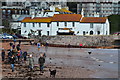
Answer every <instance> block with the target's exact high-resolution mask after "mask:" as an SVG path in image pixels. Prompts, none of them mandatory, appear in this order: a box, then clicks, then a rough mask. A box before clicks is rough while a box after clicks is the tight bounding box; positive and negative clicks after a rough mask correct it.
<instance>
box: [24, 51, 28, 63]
mask: <svg viewBox="0 0 120 80" xmlns="http://www.w3.org/2000/svg"><path fill="white" fill-rule="evenodd" d="M23 57H24V61H26V60H27V51H25V52H24V53H23Z"/></svg>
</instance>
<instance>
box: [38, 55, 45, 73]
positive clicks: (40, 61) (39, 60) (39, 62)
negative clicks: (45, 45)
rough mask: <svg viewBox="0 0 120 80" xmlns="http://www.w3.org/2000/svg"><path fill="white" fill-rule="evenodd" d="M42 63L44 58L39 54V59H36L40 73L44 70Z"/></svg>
mask: <svg viewBox="0 0 120 80" xmlns="http://www.w3.org/2000/svg"><path fill="white" fill-rule="evenodd" d="M44 63H45V58H44V57H43V54H40V58H39V59H38V64H39V66H40V72H42V73H43V69H44Z"/></svg>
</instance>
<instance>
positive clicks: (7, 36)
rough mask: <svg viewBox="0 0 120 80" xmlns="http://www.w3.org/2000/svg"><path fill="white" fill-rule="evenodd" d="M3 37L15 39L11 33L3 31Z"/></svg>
mask: <svg viewBox="0 0 120 80" xmlns="http://www.w3.org/2000/svg"><path fill="white" fill-rule="evenodd" d="M2 38H3V39H13V37H12V36H11V35H10V34H7V33H3V34H2Z"/></svg>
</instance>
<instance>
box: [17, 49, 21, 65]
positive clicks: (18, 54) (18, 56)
mask: <svg viewBox="0 0 120 80" xmlns="http://www.w3.org/2000/svg"><path fill="white" fill-rule="evenodd" d="M17 58H18V63H19V62H20V50H19V51H18V53H17Z"/></svg>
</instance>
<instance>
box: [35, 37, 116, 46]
mask: <svg viewBox="0 0 120 80" xmlns="http://www.w3.org/2000/svg"><path fill="white" fill-rule="evenodd" d="M116 37H118V36H115V35H109V36H42V37H37V38H38V40H41V42H42V43H45V42H47V43H49V44H55V45H57V44H58V45H68V44H70V45H75V46H79V44H83V46H96V47H99V46H103V47H106V46H112V45H114V40H115V38H116Z"/></svg>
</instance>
